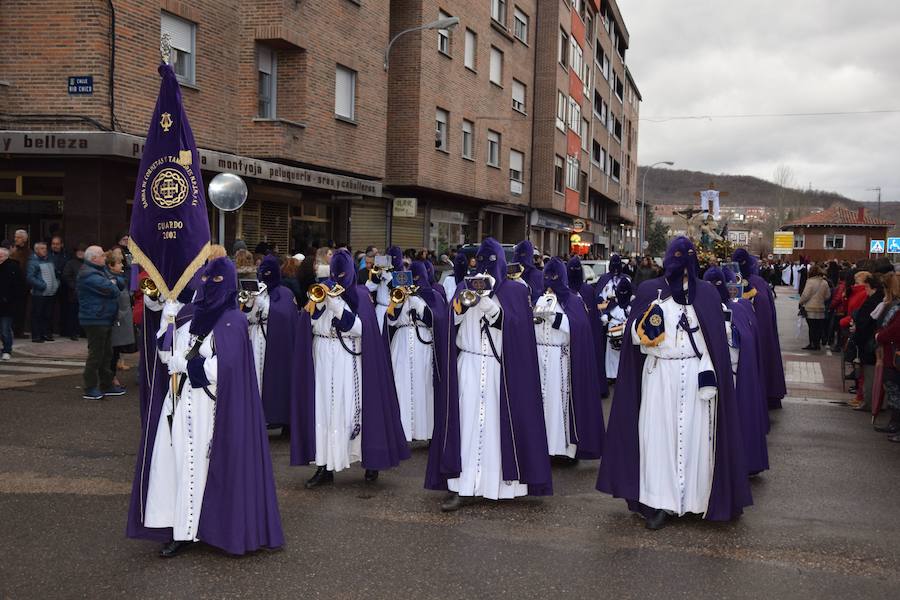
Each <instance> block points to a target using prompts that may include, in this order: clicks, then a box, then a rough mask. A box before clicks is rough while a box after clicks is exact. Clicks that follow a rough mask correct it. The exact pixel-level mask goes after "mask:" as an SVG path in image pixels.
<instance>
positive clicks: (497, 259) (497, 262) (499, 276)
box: [475, 237, 506, 286]
mask: <svg viewBox="0 0 900 600" xmlns="http://www.w3.org/2000/svg"><path fill="white" fill-rule="evenodd" d="M475 261H476V268H477V269H478V272H479V273H486V274H488V275H490V276H491V277H493V278H494V280H495V281H496V284H495V286H496V285H500V284H501V283H502V282H503V281H504V280H505V279H506V255H505V254H504V253H503V246H501V245H500V242H498V241H497V240H495V239H494V238H490V237H489V238H487V239H485V240H484V241H483V242H481V246H479V248H478V252H477V253H476V254H475Z"/></svg>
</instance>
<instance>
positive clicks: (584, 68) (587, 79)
mask: <svg viewBox="0 0 900 600" xmlns="http://www.w3.org/2000/svg"><path fill="white" fill-rule="evenodd" d="M581 93H582V94H584V97H585V98H590V97H591V64H590V61H588V60H586V61H584V62H582V63H581Z"/></svg>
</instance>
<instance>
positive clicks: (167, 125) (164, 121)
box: [159, 112, 173, 133]
mask: <svg viewBox="0 0 900 600" xmlns="http://www.w3.org/2000/svg"><path fill="white" fill-rule="evenodd" d="M172 124H173V123H172V115H171V114H169V113H167V112H164V113H163V114H162V116H161V117H160V119H159V126H160V127H162V130H163V131H165V132H166V133H169V129H171V128H172Z"/></svg>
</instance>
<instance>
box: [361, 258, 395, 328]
mask: <svg viewBox="0 0 900 600" xmlns="http://www.w3.org/2000/svg"><path fill="white" fill-rule="evenodd" d="M391 281H393V275H392V274H391V272H390V271H382V272H381V278H380V280H379V281H378V283H377V284H376V283H373V282H371V281H366V289H367V290H369V293H372V292H375V317H376V318H377V319H378V328H379V330H380V331H384V318H385V315H386V314H387V309H388V306H390V304H391V288H390V286H389V285H388V284H389V283H390V282H391Z"/></svg>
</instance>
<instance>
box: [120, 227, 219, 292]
mask: <svg viewBox="0 0 900 600" xmlns="http://www.w3.org/2000/svg"><path fill="white" fill-rule="evenodd" d="M209 250H210V244H209V242H206V243H205V244H204V245H203V247H202V248H200V252H199V253H198V254H197V256H196V257H194V260H192V261H191V262H190V264H188V266H187V267H185V269H184V272H183V273H182V274H181V277H179V278H178V281H177V282H176V283H175V287H173V288H172V289H171V290H170V289H169V286H168V285H166V281H165V279H163V276H162V275H161V274H160V272H159V270H158V269H157V268H156V265H154V264H153V261H152V260H150V257H148V256H147V255H146V254H144V251H143V250H141V248H140V246H138V245H137V243H136V242H135V241H134V238H129V240H128V251H129V252H131V255H132V257H133V258H134V262H135V263H137V264H139V265H140V266H141V268H142V269H144V270H145V271H147V276H148V277H150V279H152V280H153V283H155V284H156V287H157V288H158V289H159V293H160V295H161V296H162V297H164V298H166V299H168V300H175V299H177V298H178V294H180V293H181V292H182V291H183V290H184V288H185V287H187V284H188V283H190V281H191V278H192V277H193V276H194V274H195V273H196V272H197V270H198V269H200V267H202V266H203V263H205V262H206V258H207V256H209Z"/></svg>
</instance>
